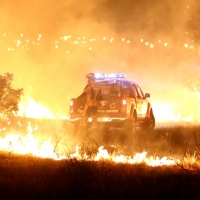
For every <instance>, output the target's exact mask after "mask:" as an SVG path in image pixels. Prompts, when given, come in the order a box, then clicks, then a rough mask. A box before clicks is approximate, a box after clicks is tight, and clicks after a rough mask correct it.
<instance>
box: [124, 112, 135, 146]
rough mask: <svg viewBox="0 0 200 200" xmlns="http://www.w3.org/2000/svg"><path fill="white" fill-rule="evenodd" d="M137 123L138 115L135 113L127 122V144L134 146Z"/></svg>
mask: <svg viewBox="0 0 200 200" xmlns="http://www.w3.org/2000/svg"><path fill="white" fill-rule="evenodd" d="M136 121H137V113H136V111H134V112H133V114H132V117H131V118H130V119H127V120H126V123H125V134H126V137H127V142H128V143H129V144H130V145H132V143H133V141H134V135H135V133H136Z"/></svg>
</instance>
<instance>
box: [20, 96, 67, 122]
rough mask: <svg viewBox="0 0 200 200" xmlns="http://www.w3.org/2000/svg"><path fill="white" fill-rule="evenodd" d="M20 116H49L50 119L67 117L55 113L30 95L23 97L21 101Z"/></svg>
mask: <svg viewBox="0 0 200 200" xmlns="http://www.w3.org/2000/svg"><path fill="white" fill-rule="evenodd" d="M17 115H18V116H23V117H28V118H48V119H55V118H60V119H67V117H66V116H62V115H59V116H58V115H55V114H53V113H52V111H50V110H49V109H48V108H46V107H45V106H43V105H42V104H39V103H37V102H36V101H35V100H33V99H32V98H30V97H27V99H23V100H22V101H21V102H20V103H19V111H18V112H17Z"/></svg>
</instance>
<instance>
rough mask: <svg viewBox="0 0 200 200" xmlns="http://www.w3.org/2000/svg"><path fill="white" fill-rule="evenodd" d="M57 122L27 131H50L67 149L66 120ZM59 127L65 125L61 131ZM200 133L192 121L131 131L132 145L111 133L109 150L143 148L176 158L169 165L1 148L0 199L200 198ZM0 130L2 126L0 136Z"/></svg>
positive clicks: (68, 148)
mask: <svg viewBox="0 0 200 200" xmlns="http://www.w3.org/2000/svg"><path fill="white" fill-rule="evenodd" d="M42 123H43V125H44V121H43V122H42ZM45 123H46V122H45ZM59 123H60V122H59ZM61 125H62V123H61ZM56 126H57V127H58V124H54V125H50V124H49V123H48V129H49V130H51V132H48V131H47V130H45V126H43V129H42V128H41V129H40V131H39V130H37V131H35V132H34V131H32V135H33V136H34V137H35V138H37V137H38V135H39V134H41V132H42V133H48V134H50V133H51V134H52V138H54V139H53V141H56V142H54V145H57V148H58V149H59V148H60V147H59V145H60V144H62V145H64V144H65V145H66V146H67V148H66V153H71V152H70V151H72V149H70V145H68V142H69V141H70V138H72V136H70V134H71V133H70V127H69V125H68V124H67V125H66V124H64V126H63V125H62V126H60V127H61V128H60V130H59V131H58V129H57V128H56ZM40 127H41V124H40ZM11 130H12V128H11V127H10V131H11ZM63 130H65V131H66V130H67V131H66V132H65V134H64V135H63V134H62V137H61V136H59V133H61V132H62V131H63ZM199 133H200V128H199V127H197V126H184V127H182V126H173V127H160V128H157V129H155V131H154V132H153V133H151V134H147V133H145V134H144V133H140V134H137V135H135V140H134V142H133V146H131V147H128V148H126V147H125V146H124V144H125V143H123V142H122V140H121V138H120V137H118V138H117V137H116V138H115V144H116V147H115V149H114V150H113V149H110V150H109V153H110V154H112V153H113V152H114V151H115V153H117V151H118V153H123V154H126V155H128V154H132V155H133V154H134V153H136V152H143V151H146V152H147V155H148V156H154V157H156V156H158V157H159V158H162V157H164V156H166V157H171V158H172V159H179V160H180V162H179V163H178V162H177V163H176V164H175V165H169V166H166V165H160V166H154V167H153V166H149V165H148V163H147V162H145V161H144V162H141V163H136V164H129V163H124V162H118V163H117V162H113V161H112V160H109V159H100V160H99V161H95V160H89V159H77V158H76V157H74V158H70V159H62V160H54V159H51V158H41V157H36V156H34V155H31V154H25V155H19V154H15V153H13V152H11V151H10V152H9V151H7V152H5V151H4V150H2V151H1V153H0V199H199V198H200V190H199V188H200V163H199V144H200V136H199ZM24 134H25V133H24ZM119 135H120V134H119ZM5 136H6V133H5V132H4V131H2V134H1V137H2V138H3V137H5ZM42 136H43V137H44V138H45V134H43V135H42ZM67 141H68V142H67ZM67 151H68V152H67ZM93 153H94V154H95V153H96V152H93Z"/></svg>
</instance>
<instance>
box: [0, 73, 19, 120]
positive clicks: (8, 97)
mask: <svg viewBox="0 0 200 200" xmlns="http://www.w3.org/2000/svg"><path fill="white" fill-rule="evenodd" d="M12 81H13V74H10V73H5V74H4V75H0V114H1V117H3V118H8V117H10V116H12V115H13V114H14V113H15V112H16V111H18V109H19V108H18V104H19V101H20V97H21V95H22V94H23V89H22V88H21V89H13V87H12Z"/></svg>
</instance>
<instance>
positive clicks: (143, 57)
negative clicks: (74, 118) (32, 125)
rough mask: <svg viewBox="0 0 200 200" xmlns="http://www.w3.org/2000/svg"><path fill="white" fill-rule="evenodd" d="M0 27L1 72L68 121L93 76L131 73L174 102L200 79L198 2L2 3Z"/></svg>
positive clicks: (35, 0) (37, 0) (24, 0)
mask: <svg viewBox="0 0 200 200" xmlns="http://www.w3.org/2000/svg"><path fill="white" fill-rule="evenodd" d="M0 23H1V26H0V53H1V68H0V73H5V72H10V73H13V74H14V78H15V82H14V84H15V86H16V87H20V88H21V87H22V88H24V89H25V95H26V96H30V97H31V98H33V99H35V100H36V101H37V102H39V103H42V104H44V105H46V106H47V107H49V108H51V109H52V110H53V111H55V112H62V113H64V114H67V112H68V103H69V100H70V98H71V97H74V96H75V97H76V96H78V95H79V94H80V93H81V92H82V88H83V85H85V81H86V80H85V74H86V73H87V72H95V71H96V72H105V73H112V72H125V73H126V74H127V77H128V78H131V79H135V80H136V81H138V82H139V84H140V85H141V86H142V87H143V90H144V92H146V91H147V92H150V93H151V96H152V100H156V101H163V99H162V98H163V95H162V98H161V97H160V96H161V95H160V94H161V93H162V92H163V91H165V94H166V97H165V98H164V100H165V101H167V100H169V101H170V102H171V101H174V99H175V100H176V101H177V100H178V99H180V98H182V97H183V96H184V95H185V93H184V92H181V91H182V89H183V88H185V87H186V85H187V81H189V80H190V79H193V78H197V77H198V76H199V74H200V71H199V50H200V49H199V34H200V24H199V23H200V4H199V1H198V0H176V1H174V0H165V1H160V0H143V1H141V0H132V1H131V0H126V1H122V0H121V1H120V0H96V1H94V0H85V1H81V0H73V1H71V0H65V1H64V0H42V1H41V0H32V1H27V0H15V1H13V0H0ZM20 34H23V36H21V35H20ZM39 34H41V38H40V39H39V40H38V37H40V36H39ZM64 36H70V38H69V39H68V40H67V41H65V42H63V40H62V39H61V37H62V38H63V37H64ZM103 38H104V39H103ZM105 38H106V40H105ZM18 40H20V41H21V43H20V45H19V47H16V44H17V41H18ZM27 40H28V41H29V42H26V41H27ZM75 41H79V43H78V44H77V43H76V42H75ZM110 41H111V42H110ZM33 42H34V45H33ZM84 42H85V43H84ZM86 42H87V43H86ZM147 42H148V43H147ZM25 43H26V45H25ZM37 43H39V44H38V46H37V45H36V44H37ZM151 44H152V45H153V48H150V47H151V46H150V45H151ZM56 45H58V48H55V46H56ZM27 46H28V50H26V47H27ZM8 48H13V49H14V50H13V51H8ZM169 88H173V89H171V90H169ZM173 90H174V91H173ZM172 94H173V95H172Z"/></svg>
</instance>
